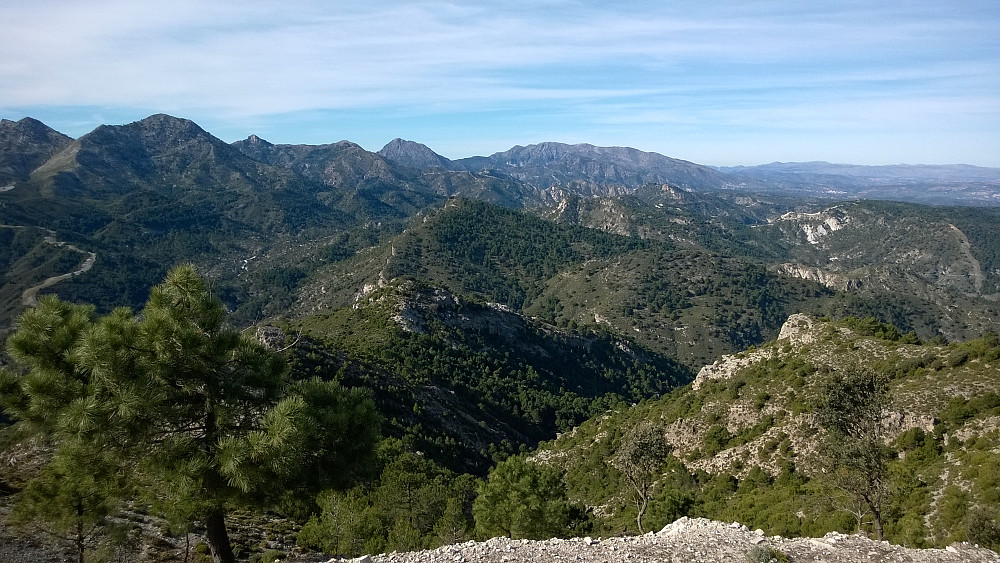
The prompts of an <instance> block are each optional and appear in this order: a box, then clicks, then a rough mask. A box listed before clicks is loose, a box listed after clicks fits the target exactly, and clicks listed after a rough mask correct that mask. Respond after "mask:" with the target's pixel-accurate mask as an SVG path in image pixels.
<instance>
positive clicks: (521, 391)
mask: <svg viewBox="0 0 1000 563" xmlns="http://www.w3.org/2000/svg"><path fill="white" fill-rule="evenodd" d="M286 330H287V331H291V330H294V331H296V332H298V333H300V334H304V335H305V337H306V338H305V340H303V339H302V338H301V337H300V338H299V340H297V341H295V346H294V350H295V357H296V365H297V366H298V367H299V369H302V370H303V371H304V372H306V373H313V374H321V375H323V376H324V377H334V378H337V379H338V380H340V381H341V382H343V383H345V384H348V385H363V386H365V387H368V388H371V389H373V390H374V391H375V396H376V401H377V402H378V405H379V408H380V411H381V412H382V414H383V417H384V418H385V420H386V428H385V432H386V433H387V434H388V435H390V436H394V437H397V438H401V439H403V441H404V443H405V444H407V446H408V447H409V448H410V449H412V450H414V451H422V452H425V453H427V454H428V455H429V456H430V457H431V458H432V459H435V460H436V461H438V462H443V463H446V464H447V465H449V466H450V467H452V468H453V469H456V470H462V471H472V472H475V473H478V474H482V473H484V472H485V470H486V468H488V467H489V465H490V463H491V462H492V460H491V458H490V456H491V454H493V453H495V452H496V451H497V449H498V448H499V450H501V451H503V450H506V451H507V452H508V453H510V452H513V451H517V449H518V448H519V447H520V446H521V445H529V446H534V445H535V444H537V442H538V441H539V440H541V439H545V438H547V437H549V436H552V435H553V434H554V433H555V432H557V431H560V430H567V429H569V428H570V427H572V426H573V425H575V424H577V423H579V422H581V421H583V420H584V419H585V418H587V417H588V416H591V415H593V414H595V413H597V412H602V411H603V410H605V409H606V408H608V406H609V405H611V404H614V403H617V402H621V401H639V400H642V399H644V398H648V397H655V396H659V395H660V394H662V393H665V392H667V391H669V390H670V389H673V388H674V387H676V386H678V385H682V384H684V383H687V382H688V381H690V380H691V377H692V372H690V371H689V370H688V369H687V368H684V367H683V366H681V365H680V364H678V363H677V362H676V361H674V360H671V359H669V358H666V357H664V356H662V355H659V354H656V353H654V352H652V351H650V350H647V349H644V348H643V347H641V346H639V345H637V344H636V343H634V342H631V341H629V340H627V339H625V338H622V337H619V336H615V335H611V334H605V333H600V332H594V331H586V330H584V331H572V330H565V329H559V328H557V327H555V326H551V325H548V324H546V323H544V322H540V321H538V320H535V319H529V318H527V317H524V316H523V315H520V314H518V313H515V312H512V311H510V310H508V309H506V308H504V307H501V306H498V305H496V304H484V303H477V302H470V301H468V300H466V299H463V298H462V297H459V296H457V295H455V294H452V293H451V292H449V291H447V290H444V289H442V288H437V287H433V286H429V285H424V284H420V283H417V282H413V281H410V280H397V281H394V282H392V283H390V284H388V285H387V286H386V287H384V288H381V289H378V290H375V291H373V292H372V293H370V294H368V295H366V296H365V297H364V298H362V299H361V300H359V301H358V302H357V303H355V304H354V305H353V306H350V307H345V308H343V309H340V310H337V311H332V312H327V313H321V314H318V315H313V316H310V317H306V318H304V319H302V320H300V321H298V322H296V323H295V324H294V325H289V327H288V328H287V329H286ZM288 339H290V337H289V338H288Z"/></svg>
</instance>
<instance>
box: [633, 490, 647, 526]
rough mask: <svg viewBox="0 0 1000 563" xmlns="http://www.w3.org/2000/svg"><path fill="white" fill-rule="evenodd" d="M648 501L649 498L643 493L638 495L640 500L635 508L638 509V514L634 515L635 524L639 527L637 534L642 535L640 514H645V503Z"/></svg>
mask: <svg viewBox="0 0 1000 563" xmlns="http://www.w3.org/2000/svg"><path fill="white" fill-rule="evenodd" d="M648 503H649V498H648V497H647V496H645V495H643V496H642V497H640V502H639V503H638V506H637V508H638V509H639V514H638V515H636V517H635V525H636V526H638V527H639V535H642V534H643V533H644V532H643V531H642V516H643V515H644V514H646V505H647V504H648Z"/></svg>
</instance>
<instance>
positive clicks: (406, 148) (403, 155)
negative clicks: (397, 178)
mask: <svg viewBox="0 0 1000 563" xmlns="http://www.w3.org/2000/svg"><path fill="white" fill-rule="evenodd" d="M378 153H379V154H380V155H382V156H384V157H385V158H388V159H389V160H392V161H394V162H396V163H398V164H402V165H403V166H409V167H411V168H417V169H420V170H423V169H425V168H445V169H448V168H450V167H451V161H450V160H448V159H447V158H445V157H443V156H441V155H439V154H438V153H436V152H434V151H433V150H431V149H430V147H428V146H427V145H423V144H420V143H417V142H414V141H407V140H405V139H400V138H398V137H397V138H395V139H393V140H391V141H389V142H388V143H387V144H386V145H385V146H384V147H382V150H380V151H378Z"/></svg>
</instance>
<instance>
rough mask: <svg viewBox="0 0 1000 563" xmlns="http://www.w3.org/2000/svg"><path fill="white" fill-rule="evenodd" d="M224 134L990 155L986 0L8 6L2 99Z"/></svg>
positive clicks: (997, 84)
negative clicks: (177, 120) (164, 119)
mask: <svg viewBox="0 0 1000 563" xmlns="http://www.w3.org/2000/svg"><path fill="white" fill-rule="evenodd" d="M154 113H167V114H170V115H174V116H177V117H184V118H187V119H191V120H193V121H195V122H196V123H198V124H199V125H200V126H201V127H203V128H204V129H206V130H207V131H209V132H211V133H213V134H214V135H216V136H218V137H220V138H222V139H223V140H225V141H229V142H232V141H236V140H238V139H242V138H246V137H247V136H248V135H250V134H256V135H258V136H260V137H262V138H264V139H266V140H268V141H270V142H272V143H296V144H298V143H303V144H322V143H330V142H336V141H339V140H342V139H346V140H350V141H353V142H355V143H358V144H360V145H361V146H363V147H364V148H366V149H368V150H378V149H380V148H381V147H382V146H383V145H384V144H385V143H387V142H388V141H390V140H392V139H393V138H396V137H402V138H404V139H409V140H413V141H417V142H421V143H424V144H426V145H428V146H429V147H431V148H432V149H434V150H435V151H436V152H438V153H440V154H442V155H444V156H446V157H449V158H462V157H467V156H473V155H488V154H492V153H494V152H498V151H503V150H506V149H508V148H510V147H512V146H514V145H528V144H532V143H538V142H543V141H558V142H565V143H591V144H595V145H601V146H631V147H635V148H638V149H641V150H646V151H653V152H658V153H661V154H665V155H667V156H671V157H675V158H681V159H685V160H690V161H693V162H698V163H701V164H708V165H715V166H726V165H737V164H744V165H753V164H763V163H767V162H773V161H784V162H789V161H809V160H825V161H831V162H842V163H852V164H898V163H910V164H917V163H920V164H945V163H967V164H976V165H980V166H1000V1H997V0H968V1H967V0H932V1H928V0H901V1H899V2H885V1H882V0H877V1H875V0H873V1H850V0H844V1H827V0H811V1H802V0H773V1H759V0H742V1H728V0H718V1H713V0H696V1H687V0H672V1H671V0H656V1H640V0H635V1H629V2H608V1H607V0H602V1H594V2H591V1H546V0H534V1H523V2H522V1H495V2H484V1H459V0H453V1H451V2H445V1H437V0H430V1H419V0H416V1H398V2H389V1H382V0H366V1H365V2H359V1H356V0H355V1H350V2H345V1H338V0H315V1H297V0H284V1H282V2H262V1H254V0H242V1H240V2H232V1H229V0H227V1H222V2H220V1H214V0H171V1H170V2H163V1H161V0H156V1H141V0H134V1H123V0H115V1H111V0H88V1H76V0H66V1H51V0H5V2H3V3H2V4H0V118H4V119H12V120H17V119H20V118H23V117H26V116H30V117H34V118H36V119H39V120H41V121H43V122H45V123H46V124H48V125H49V126H51V127H53V128H55V129H57V130H59V131H61V132H63V133H65V134H67V135H70V136H73V137H79V136H81V135H84V134H86V133H87V132H89V131H91V130H93V129H94V128H95V127H97V126H98V125H101V124H124V123H129V122H132V121H136V120H139V119H142V118H144V117H146V116H148V115H151V114H154Z"/></svg>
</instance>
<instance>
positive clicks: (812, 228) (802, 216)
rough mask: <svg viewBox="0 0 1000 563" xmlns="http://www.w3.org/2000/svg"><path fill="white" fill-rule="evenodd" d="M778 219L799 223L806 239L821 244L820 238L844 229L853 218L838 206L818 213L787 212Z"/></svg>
mask: <svg viewBox="0 0 1000 563" xmlns="http://www.w3.org/2000/svg"><path fill="white" fill-rule="evenodd" d="M778 221H791V222H796V223H798V224H799V225H800V227H801V229H802V232H803V233H804V234H805V237H806V240H807V241H809V243H810V244H819V243H820V239H822V238H823V237H825V236H827V235H829V234H830V233H833V232H836V231H839V230H840V229H843V228H844V227H845V226H846V225H847V224H848V223H850V222H851V218H850V216H848V215H847V214H845V213H843V212H841V211H839V209H838V208H837V207H831V208H830V209H828V210H826V211H820V212H817V213H795V212H789V213H785V214H784V215H782V216H781V217H780V218H779V219H778Z"/></svg>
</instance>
